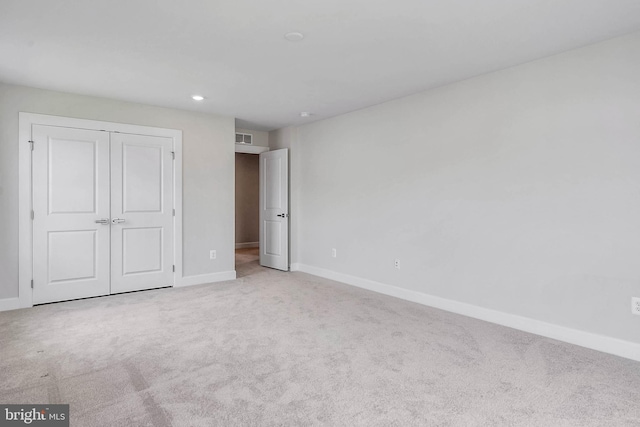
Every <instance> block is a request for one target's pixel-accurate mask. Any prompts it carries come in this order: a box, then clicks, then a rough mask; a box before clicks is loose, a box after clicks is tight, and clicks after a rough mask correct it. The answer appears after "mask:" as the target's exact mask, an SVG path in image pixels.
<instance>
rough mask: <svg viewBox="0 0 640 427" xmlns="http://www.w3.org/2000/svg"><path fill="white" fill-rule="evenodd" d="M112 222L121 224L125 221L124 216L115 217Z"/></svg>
mask: <svg viewBox="0 0 640 427" xmlns="http://www.w3.org/2000/svg"><path fill="white" fill-rule="evenodd" d="M111 222H112V223H114V224H120V223H121V222H124V218H113V219H112V220H111Z"/></svg>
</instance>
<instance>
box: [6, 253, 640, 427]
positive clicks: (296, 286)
mask: <svg viewBox="0 0 640 427" xmlns="http://www.w3.org/2000/svg"><path fill="white" fill-rule="evenodd" d="M240 255H241V256H240V257H239V258H238V273H239V274H238V275H239V276H240V279H238V280H236V281H233V282H225V283H217V284H212V285H203V286H195V287H191V288H182V289H162V290H156V291H147V292H139V293H133V294H126V295H117V296H110V297H103V298H95V299H88V300H81V301H72V302H66V303H59V304H51V305H46V306H40V307H36V308H33V309H27V310H18V311H13V312H4V313H0V402H2V403H69V404H70V405H71V425H72V426H116V425H117V426H169V425H173V426H236V425H238V426H277V425H285V426H288V425H291V426H298V425H300V426H307V425H331V426H412V425H425V426H496V425H497V426H501V425H505V426H553V427H555V426H625V425H627V426H638V425H640V363H638V362H633V361H630V360H625V359H622V358H618V357H614V356H610V355H606V354H603V353H598V352H595V351H591V350H587V349H584V348H580V347H575V346H572V345H568V344H564V343H561V342H557V341H553V340H550V339H546V338H542V337H538V336H535V335H530V334H526V333H522V332H518V331H515V330H512V329H508V328H504V327H500V326H496V325H492V324H489V323H485V322H481V321H478V320H474V319H470V318H467V317H463V316H458V315H454V314H450V313H446V312H443V311H439V310H435V309H431V308H428V307H423V306H420V305H417V304H412V303H409V302H406V301H401V300H397V299H394V298H390V297H386V296H382V295H377V294H374V293H371V292H367V291H364V290H360V289H357V288H352V287H349V286H346V285H342V284H339V283H335V282H332V281H328V280H324V279H320V278H317V277H313V276H310V275H306V274H303V273H283V272H279V271H275V270H269V269H263V268H261V267H259V266H258V265H257V261H256V257H255V254H253V255H251V253H244V254H242V253H241V254H240ZM245 255H246V256H245ZM243 256H244V258H243Z"/></svg>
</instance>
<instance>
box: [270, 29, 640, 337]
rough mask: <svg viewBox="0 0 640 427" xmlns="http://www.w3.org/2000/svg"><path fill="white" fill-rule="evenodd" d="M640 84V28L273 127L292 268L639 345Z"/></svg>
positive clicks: (271, 136) (273, 140)
mask: <svg viewBox="0 0 640 427" xmlns="http://www.w3.org/2000/svg"><path fill="white" fill-rule="evenodd" d="M638 76H640V33H637V34H634V35H631V36H627V37H623V38H618V39H613V40H610V41H607V42H604V43H600V44H597V45H593V46H588V47H585V48H582V49H578V50H573V51H570V52H566V53H563V54H560V55H557V56H554V57H550V58H546V59H543V60H539V61H535V62H531V63H528V64H524V65H522V66H518V67H514V68H510V69H507V70H503V71H499V72H495V73H491V74H487V75H484V76H480V77H476V78H472V79H469V80H466V81H463V82H459V83H456V84H451V85H448V86H444V87H441V88H438V89H435V90H431V91H427V92H423V93H419V94H416V95H413V96H409V97H406V98H402V99H398V100H395V101H392V102H387V103H384V104H381V105H377V106H374V107H371V108H366V109H363V110H359V111H356V112H353V113H350V114H345V115H342V116H338V117H334V118H330V119H327V120H324V121H318V122H315V123H311V124H308V125H304V126H300V127H297V128H295V129H284V130H279V131H276V132H271V134H270V139H271V146H272V148H280V147H288V148H290V149H291V151H292V153H291V154H292V156H291V157H292V161H291V168H292V173H291V178H292V200H293V201H295V202H293V203H292V204H293V206H292V213H291V215H292V219H295V223H294V224H292V232H293V234H294V235H293V240H294V245H295V246H296V250H295V251H294V253H293V254H292V258H293V259H292V262H294V263H300V264H303V265H307V266H312V267H316V268H318V269H323V270H324V271H332V272H336V273H340V274H342V275H345V276H351V277H358V278H363V279H368V280H372V281H375V282H378V283H383V284H387V285H392V286H395V287H399V288H402V289H406V290H409V291H415V292H418V293H421V294H426V295H431V296H436V297H441V298H446V299H448V300H453V301H457V302H462V303H468V304H470V305H473V306H479V307H483V308H488V309H493V310H497V311H499V312H503V313H507V314H515V315H518V316H523V317H528V318H531V319H535V320H539V321H542V322H547V323H550V324H555V325H560V326H564V327H569V328H573V329H577V330H582V331H586V332H590V333H593V334H597V335H604V336H607V337H613V338H619V339H622V340H626V341H629V342H634V343H640V316H634V315H632V314H631V309H630V302H631V297H632V296H640V268H639V265H640V262H639V260H640V79H639V77H638ZM331 248H337V253H338V257H337V258H332V257H331ZM396 258H399V259H400V260H401V269H400V270H398V269H395V268H394V259H396Z"/></svg>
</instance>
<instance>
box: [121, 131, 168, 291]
mask: <svg viewBox="0 0 640 427" xmlns="http://www.w3.org/2000/svg"><path fill="white" fill-rule="evenodd" d="M172 148H173V140H172V139H171V138H166V137H157V136H143V135H131V134H125V133H114V134H112V137H111V222H112V223H111V293H112V294H113V293H120V292H129V291H137V290H142V289H151V288H158V287H162V286H172V285H173V271H172V268H173V188H172V182H173V165H172V161H173V160H172Z"/></svg>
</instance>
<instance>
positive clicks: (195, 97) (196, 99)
mask: <svg viewBox="0 0 640 427" xmlns="http://www.w3.org/2000/svg"><path fill="white" fill-rule="evenodd" d="M191 98H192V99H193V100H194V101H202V100H204V96H202V95H193V96H192V97H191Z"/></svg>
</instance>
